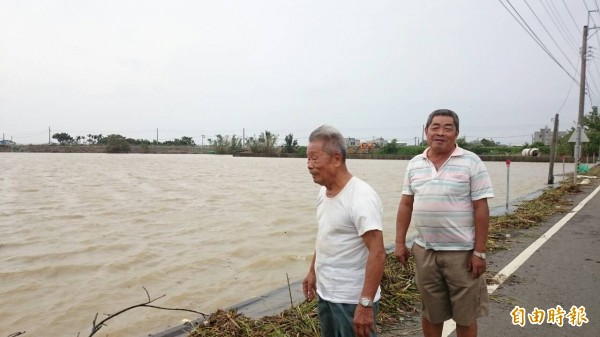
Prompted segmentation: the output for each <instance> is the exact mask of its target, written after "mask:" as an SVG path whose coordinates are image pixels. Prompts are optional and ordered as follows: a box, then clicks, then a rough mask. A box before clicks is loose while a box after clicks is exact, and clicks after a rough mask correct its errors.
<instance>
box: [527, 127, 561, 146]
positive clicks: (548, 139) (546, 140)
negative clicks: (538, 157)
mask: <svg viewBox="0 0 600 337" xmlns="http://www.w3.org/2000/svg"><path fill="white" fill-rule="evenodd" d="M552 133H553V132H552V130H550V128H549V127H545V128H543V129H540V131H536V132H534V133H533V139H532V141H531V142H532V143H536V142H540V143H542V144H544V145H550V144H552ZM566 134H567V133H566V132H565V131H558V132H557V135H556V139H557V140H558V139H560V138H561V137H563V136H564V135H566Z"/></svg>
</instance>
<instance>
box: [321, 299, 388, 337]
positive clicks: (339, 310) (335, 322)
mask: <svg viewBox="0 0 600 337" xmlns="http://www.w3.org/2000/svg"><path fill="white" fill-rule="evenodd" d="M356 306H357V304H344V303H333V302H329V301H325V300H322V299H320V298H319V301H318V302H317V310H318V313H319V323H320V324H321V336H322V337H354V323H353V321H354V311H356ZM378 309H379V301H377V302H375V303H373V317H375V322H377V311H378ZM371 336H372V337H377V333H376V332H375V333H373V334H372V335H371Z"/></svg>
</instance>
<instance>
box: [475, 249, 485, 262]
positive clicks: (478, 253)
mask: <svg viewBox="0 0 600 337" xmlns="http://www.w3.org/2000/svg"><path fill="white" fill-rule="evenodd" d="M473 255H475V256H477V257H478V258H480V259H483V260H485V253H480V252H478V251H476V250H474V251H473Z"/></svg>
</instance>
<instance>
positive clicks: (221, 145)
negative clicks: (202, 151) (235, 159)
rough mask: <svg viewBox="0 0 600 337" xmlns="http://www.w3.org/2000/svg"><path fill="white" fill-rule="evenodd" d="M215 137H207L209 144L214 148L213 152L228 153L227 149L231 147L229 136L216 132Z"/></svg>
mask: <svg viewBox="0 0 600 337" xmlns="http://www.w3.org/2000/svg"><path fill="white" fill-rule="evenodd" d="M215 137H216V139H215V140H211V139H210V138H209V139H208V140H209V142H210V145H212V147H213V149H214V150H215V153H218V154H226V153H229V150H230V148H231V140H230V139H229V136H223V135H220V134H218V135H216V136H215Z"/></svg>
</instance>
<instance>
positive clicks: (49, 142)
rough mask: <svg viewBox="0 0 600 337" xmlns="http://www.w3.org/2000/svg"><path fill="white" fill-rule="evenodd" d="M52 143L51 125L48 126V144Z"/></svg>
mask: <svg viewBox="0 0 600 337" xmlns="http://www.w3.org/2000/svg"><path fill="white" fill-rule="evenodd" d="M50 144H52V142H51V141H50V127H48V145H50Z"/></svg>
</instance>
